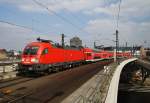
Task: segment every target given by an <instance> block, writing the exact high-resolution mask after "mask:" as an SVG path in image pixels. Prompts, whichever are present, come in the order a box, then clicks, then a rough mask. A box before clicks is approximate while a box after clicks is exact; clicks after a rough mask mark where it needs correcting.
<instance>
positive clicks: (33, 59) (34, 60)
mask: <svg viewBox="0 0 150 103" xmlns="http://www.w3.org/2000/svg"><path fill="white" fill-rule="evenodd" d="M31 62H33V63H38V62H39V60H38V58H32V59H31Z"/></svg>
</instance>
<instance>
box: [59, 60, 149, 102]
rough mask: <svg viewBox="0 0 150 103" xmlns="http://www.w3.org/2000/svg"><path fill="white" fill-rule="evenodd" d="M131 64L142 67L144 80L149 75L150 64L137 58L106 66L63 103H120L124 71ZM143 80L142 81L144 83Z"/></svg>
mask: <svg viewBox="0 0 150 103" xmlns="http://www.w3.org/2000/svg"><path fill="white" fill-rule="evenodd" d="M129 64H134V65H138V66H140V67H142V69H141V70H142V73H143V74H144V76H142V77H143V78H145V76H146V75H149V69H150V63H148V62H145V61H142V60H139V59H137V58H132V59H128V60H124V61H122V62H120V63H113V64H111V65H109V66H105V67H104V70H103V71H100V72H99V73H97V74H96V75H95V76H94V77H93V78H91V79H90V80H89V81H88V82H87V83H85V84H84V85H83V86H82V87H80V88H79V89H78V90H77V91H75V92H74V93H72V94H71V95H70V96H69V97H67V98H66V99H65V100H63V102H62V103H118V102H117V101H118V92H119V81H120V79H121V74H122V72H123V69H125V67H126V66H127V65H129ZM127 69H131V68H127ZM136 70H139V69H133V71H136ZM129 71H130V70H129ZM144 71H145V72H144ZM126 73H127V72H126ZM143 78H142V79H141V81H143ZM125 86H126V85H125Z"/></svg>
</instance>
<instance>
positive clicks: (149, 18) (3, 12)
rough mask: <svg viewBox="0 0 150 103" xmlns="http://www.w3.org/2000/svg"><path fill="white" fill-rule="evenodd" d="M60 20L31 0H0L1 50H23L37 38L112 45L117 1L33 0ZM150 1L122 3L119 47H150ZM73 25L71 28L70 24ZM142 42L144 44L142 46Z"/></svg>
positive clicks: (123, 1) (135, 0)
mask: <svg viewBox="0 0 150 103" xmlns="http://www.w3.org/2000/svg"><path fill="white" fill-rule="evenodd" d="M36 1H38V2H40V3H42V4H44V5H45V7H47V8H48V9H49V10H51V11H53V12H55V13H56V14H57V15H58V16H60V17H61V18H65V20H67V21H69V22H70V23H71V24H70V23H68V22H66V21H64V20H62V19H61V18H60V17H58V16H56V15H54V14H53V13H50V12H48V11H47V10H46V8H44V7H40V6H39V5H37V4H36V3H35V2H33V1H32V0H0V21H6V22H10V23H14V24H17V25H21V26H25V27H28V28H31V29H32V30H31V29H25V28H21V27H17V26H13V25H10V24H7V23H3V22H0V35H1V38H0V48H6V49H17V50H20V49H22V48H23V47H24V46H25V45H26V44H27V43H28V42H31V41H34V40H35V39H36V38H37V37H39V36H40V37H41V38H45V39H51V40H52V41H55V42H60V40H61V38H60V34H61V33H64V34H65V35H66V38H65V40H66V44H69V39H70V38H72V37H74V36H79V37H80V38H81V39H82V40H83V43H84V44H83V45H85V44H86V45H87V46H89V47H92V46H93V42H94V41H97V44H100V45H106V46H110V45H115V43H114V42H112V40H114V39H115V36H114V35H113V33H114V32H115V30H116V29H117V28H116V17H117V11H118V3H119V1H118V0H36ZM149 12H150V0H144V1H142V0H122V4H121V12H120V20H119V28H118V29H119V34H120V35H119V38H120V45H125V42H128V44H129V45H136V44H137V45H146V46H148V45H150V36H149V32H150V29H149V28H150V13H149ZM72 24H73V25H72ZM144 41H147V43H146V44H144Z"/></svg>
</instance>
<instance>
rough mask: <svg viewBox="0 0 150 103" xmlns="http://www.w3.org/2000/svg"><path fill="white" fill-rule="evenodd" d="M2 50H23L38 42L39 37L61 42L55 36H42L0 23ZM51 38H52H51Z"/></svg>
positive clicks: (0, 45) (0, 44) (0, 46)
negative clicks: (28, 45) (26, 46)
mask: <svg viewBox="0 0 150 103" xmlns="http://www.w3.org/2000/svg"><path fill="white" fill-rule="evenodd" d="M0 36H1V37H0V42H1V43H0V48H6V49H8V50H9V49H16V50H21V49H23V48H24V46H25V45H26V44H27V43H29V42H32V41H36V38H37V37H41V38H44V39H51V40H53V41H60V40H59V36H57V35H54V34H48V35H42V34H39V33H38V32H35V31H32V30H29V29H24V28H21V27H17V26H12V25H10V24H6V23H0ZM50 37H51V38H50Z"/></svg>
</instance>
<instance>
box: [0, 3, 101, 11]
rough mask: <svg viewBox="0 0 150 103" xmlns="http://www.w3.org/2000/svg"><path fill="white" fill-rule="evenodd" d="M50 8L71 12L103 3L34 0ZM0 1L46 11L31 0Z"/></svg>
mask: <svg viewBox="0 0 150 103" xmlns="http://www.w3.org/2000/svg"><path fill="white" fill-rule="evenodd" d="M36 1H38V2H40V3H42V4H44V5H45V6H46V7H48V8H49V9H50V10H53V11H56V12H59V11H61V10H64V8H65V10H68V11H71V12H78V11H83V10H87V9H91V8H95V7H96V6H100V5H102V4H103V3H104V1H103V0H100V1H98V0H36ZM0 3H9V4H13V5H15V6H16V7H17V8H20V9H21V10H24V11H28V12H43V11H46V10H45V9H44V8H42V7H40V6H38V5H37V4H36V3H35V2H33V1H32V0H21V1H18V0H1V1H0Z"/></svg>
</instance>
